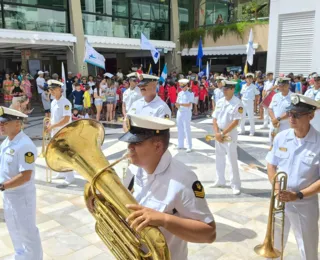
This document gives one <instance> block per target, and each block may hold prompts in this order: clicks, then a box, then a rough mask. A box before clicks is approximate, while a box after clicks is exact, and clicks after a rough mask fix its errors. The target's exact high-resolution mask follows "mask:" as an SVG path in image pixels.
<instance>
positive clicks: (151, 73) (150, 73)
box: [148, 63, 153, 75]
mask: <svg viewBox="0 0 320 260" xmlns="http://www.w3.org/2000/svg"><path fill="white" fill-rule="evenodd" d="M148 74H149V75H153V71H152V66H151V63H150V66H149V70H148Z"/></svg>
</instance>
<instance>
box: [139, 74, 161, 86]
mask: <svg viewBox="0 0 320 260" xmlns="http://www.w3.org/2000/svg"><path fill="white" fill-rule="evenodd" d="M139 80H140V82H139V84H138V86H139V87H141V86H147V85H148V84H149V83H150V82H157V81H158V80H159V77H157V76H153V75H149V74H140V75H139Z"/></svg>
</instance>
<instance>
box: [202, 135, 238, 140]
mask: <svg viewBox="0 0 320 260" xmlns="http://www.w3.org/2000/svg"><path fill="white" fill-rule="evenodd" d="M205 139H206V142H210V141H214V140H216V137H215V135H206V137H205ZM231 141H232V139H231V137H230V136H229V135H225V136H224V137H223V142H231Z"/></svg>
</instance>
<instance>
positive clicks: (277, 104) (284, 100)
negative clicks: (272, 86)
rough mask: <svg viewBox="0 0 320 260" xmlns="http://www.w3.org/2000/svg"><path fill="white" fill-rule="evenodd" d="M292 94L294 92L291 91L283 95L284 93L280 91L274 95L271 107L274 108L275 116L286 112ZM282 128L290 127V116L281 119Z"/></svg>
mask: <svg viewBox="0 0 320 260" xmlns="http://www.w3.org/2000/svg"><path fill="white" fill-rule="evenodd" d="M291 94H292V92H290V91H289V93H288V95H286V96H283V95H282V93H281V92H279V93H277V94H275V95H274V96H273V97H272V100H271V103H270V105H269V108H270V109H272V111H273V113H274V116H275V118H277V117H280V116H281V115H283V114H284V113H286V111H287V107H289V106H290V104H291ZM280 128H281V129H283V130H284V129H288V128H290V123H289V119H288V118H286V119H283V120H281V121H280Z"/></svg>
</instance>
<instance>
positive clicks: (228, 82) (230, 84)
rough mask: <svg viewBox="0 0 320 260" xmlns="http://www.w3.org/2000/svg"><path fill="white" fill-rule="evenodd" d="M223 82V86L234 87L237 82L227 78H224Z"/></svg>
mask: <svg viewBox="0 0 320 260" xmlns="http://www.w3.org/2000/svg"><path fill="white" fill-rule="evenodd" d="M223 83H224V84H225V85H224V88H235V87H236V84H237V82H235V81H229V80H224V81H223Z"/></svg>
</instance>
